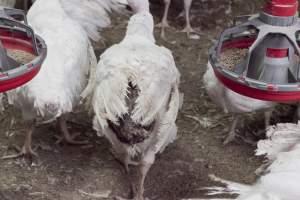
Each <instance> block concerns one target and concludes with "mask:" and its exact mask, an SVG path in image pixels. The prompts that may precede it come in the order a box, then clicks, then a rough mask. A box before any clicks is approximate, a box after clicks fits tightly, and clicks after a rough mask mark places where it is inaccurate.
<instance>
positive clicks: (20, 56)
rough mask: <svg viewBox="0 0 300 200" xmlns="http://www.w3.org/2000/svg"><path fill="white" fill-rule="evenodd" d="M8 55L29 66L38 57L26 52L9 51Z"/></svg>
mask: <svg viewBox="0 0 300 200" xmlns="http://www.w3.org/2000/svg"><path fill="white" fill-rule="evenodd" d="M7 55H8V56H9V57H11V58H13V59H14V60H16V61H17V62H19V63H21V64H27V63H30V62H31V61H33V60H34V59H35V58H36V56H35V55H33V54H31V53H28V52H26V51H21V50H16V49H7Z"/></svg>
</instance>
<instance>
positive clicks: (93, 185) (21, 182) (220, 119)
mask: <svg viewBox="0 0 300 200" xmlns="http://www.w3.org/2000/svg"><path fill="white" fill-rule="evenodd" d="M228 2H229V1H225V0H202V1H200V0H195V2H194V3H195V5H194V7H193V11H192V14H193V18H192V23H193V25H194V26H195V27H197V28H199V30H200V31H201V32H202V33H203V36H201V38H200V39H198V40H194V39H187V37H186V35H185V34H184V33H180V32H177V31H176V30H180V29H181V28H183V25H184V20H183V19H175V17H176V16H177V15H178V14H179V13H180V11H181V8H180V7H181V4H180V3H177V2H176V3H175V4H174V5H173V6H172V8H171V13H170V24H171V25H172V26H174V27H175V28H176V30H175V29H169V30H168V31H167V41H163V40H161V39H160V37H159V30H158V29H156V32H155V33H156V34H155V35H156V38H157V39H158V44H161V45H164V46H166V47H168V48H169V49H171V50H172V51H173V53H174V57H175V59H176V63H177V66H178V68H179V70H180V72H181V74H182V78H181V91H182V92H183V93H184V95H185V98H184V105H183V108H182V110H181V112H180V114H179V117H178V127H179V132H178V139H177V140H176V142H175V143H174V144H172V145H170V146H169V147H168V148H167V149H166V151H165V152H164V153H163V154H162V155H158V156H157V160H156V162H155V164H154V165H153V167H152V169H151V170H150V173H149V174H148V177H147V179H146V185H145V190H146V191H145V196H146V197H148V198H149V199H151V200H177V199H178V200H179V199H190V198H200V197H205V191H203V190H201V188H202V187H206V186H213V185H214V184H215V183H213V182H212V181H210V179H209V177H208V175H209V174H215V175H217V176H220V177H222V178H225V179H229V180H233V181H237V182H241V183H253V182H254V181H255V179H256V176H255V174H254V171H255V169H256V168H257V167H258V166H260V164H261V163H262V160H263V159H262V158H257V157H255V156H254V149H255V148H254V147H252V146H250V145H248V144H245V143H243V142H239V143H233V144H229V145H228V146H223V145H222V140H223V139H222V136H224V135H225V134H227V132H228V129H229V124H230V122H231V120H232V116H231V115H225V114H224V113H223V112H222V110H220V109H219V108H218V107H216V106H215V105H214V104H212V103H211V101H210V99H209V98H208V96H207V94H206V92H205V89H204V88H203V84H202V76H203V74H204V72H205V70H206V63H207V57H208V49H209V48H210V47H211V44H212V42H213V41H214V39H215V38H217V36H218V34H219V33H220V32H221V31H222V29H223V28H224V27H228V26H230V25H231V23H232V19H233V16H236V15H240V14H251V13H253V12H255V11H258V8H259V6H260V5H261V1H258V0H257V1H248V0H239V1H238V0H235V1H230V3H228ZM249 2H251V3H249ZM162 11H163V7H162V5H161V4H155V5H153V13H154V14H155V15H156V16H157V17H156V19H157V21H158V20H159V17H160V16H161V15H162ZM126 21H127V18H124V17H115V18H114V24H113V26H112V27H111V28H109V29H107V30H104V31H103V36H104V38H105V43H106V45H107V46H110V45H112V44H114V43H117V42H118V41H120V40H121V39H122V37H123V36H124V31H125V28H126ZM95 46H96V51H97V53H98V54H100V53H101V52H103V50H104V49H103V46H102V44H100V43H99V44H96V45H95ZM116 59H117V58H116ZM278 113H282V112H278ZM13 116H14V117H15V119H16V124H15V125H14V126H13V127H12V128H11V129H10V128H9V127H10V121H11V118H12V117H13ZM193 118H194V119H193ZM273 118H274V119H273V120H272V121H273V123H274V121H275V120H277V118H278V117H273ZM275 118H276V119H275ZM195 119H199V120H198V121H197V120H195ZM283 119H284V120H289V119H286V118H285V117H284V116H283ZM69 120H70V123H69V126H70V129H71V130H72V131H73V132H82V133H84V135H85V136H86V138H88V139H89V140H90V141H91V145H89V146H82V147H78V146H70V145H66V144H55V139H54V135H55V134H57V131H56V129H55V125H54V124H50V125H43V126H39V127H38V128H37V129H36V131H35V133H34V141H33V142H34V144H35V145H37V146H38V147H39V148H38V149H37V150H36V151H37V152H38V154H39V158H38V159H37V160H35V161H34V163H33V165H32V166H31V167H29V166H28V164H26V163H25V162H24V161H23V160H22V159H17V160H0V200H31V199H34V200H42V199H45V200H46V199H47V200H88V199H90V200H92V199H113V197H114V196H115V195H121V196H125V197H126V196H127V195H128V192H129V184H128V182H127V179H126V176H125V174H124V171H123V168H122V167H121V165H120V164H119V163H118V162H117V161H116V160H115V159H114V158H113V157H112V155H111V154H110V151H109V149H110V146H109V144H108V142H107V141H106V139H105V138H97V137H96V136H95V133H94V131H93V130H92V128H91V118H90V117H89V116H88V115H87V113H85V112H82V111H80V110H79V111H76V112H74V113H73V114H72V115H70V117H69ZM21 122H22V120H21V119H20V117H19V114H18V112H16V111H14V110H13V109H12V108H10V107H7V109H6V110H5V112H4V114H3V115H2V116H1V117H0V128H1V133H0V156H1V155H3V154H4V153H5V149H6V147H7V146H8V145H9V143H10V142H11V143H13V144H17V145H22V142H23V138H24V131H25V130H26V129H25V126H24V125H22V123H21ZM244 124H245V126H240V127H239V130H240V132H241V133H242V134H247V133H251V132H255V131H258V130H263V128H264V127H263V117H262V115H261V114H257V115H251V116H248V117H247V118H246V121H245V123H244ZM9 130H10V132H11V133H13V134H14V135H13V136H11V137H9V136H8V135H7V133H8V131H9ZM9 153H13V151H12V150H11V151H9Z"/></svg>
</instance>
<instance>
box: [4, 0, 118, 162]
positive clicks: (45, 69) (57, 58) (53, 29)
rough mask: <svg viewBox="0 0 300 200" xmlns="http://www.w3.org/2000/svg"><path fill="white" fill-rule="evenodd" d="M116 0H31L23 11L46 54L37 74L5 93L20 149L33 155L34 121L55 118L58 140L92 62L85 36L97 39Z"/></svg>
mask: <svg viewBox="0 0 300 200" xmlns="http://www.w3.org/2000/svg"><path fill="white" fill-rule="evenodd" d="M119 8H120V5H119V4H118V2H117V0H90V1H81V0H37V1H35V3H34V4H33V6H32V7H31V9H30V10H29V12H28V15H27V17H28V22H29V24H30V25H31V26H32V28H33V29H34V31H35V33H36V34H38V35H40V36H41V37H42V38H43V39H44V40H45V42H46V44H47V51H48V52H47V58H46V59H45V61H44V63H43V65H42V67H41V70H40V72H39V74H38V75H37V76H36V77H35V78H34V79H33V80H32V81H30V82H29V83H27V84H26V85H24V86H22V87H20V88H17V89H15V90H13V91H10V92H8V99H9V103H10V104H13V105H14V106H15V107H17V108H18V109H20V110H21V112H22V115H23V119H24V120H25V121H26V122H27V123H26V124H27V127H28V130H27V134H26V138H25V143H24V146H23V149H22V151H21V153H20V154H18V155H16V156H8V157H6V158H11V157H17V156H23V155H26V156H30V157H32V155H36V154H35V152H34V151H33V150H32V148H31V137H32V133H33V131H34V127H35V124H36V122H51V121H55V120H57V123H58V127H60V129H61V131H62V133H63V135H64V139H65V140H66V141H67V142H68V143H71V144H84V143H86V141H75V140H74V138H75V136H71V135H70V134H69V132H68V129H67V125H66V120H65V115H66V114H67V113H69V112H71V111H72V110H73V108H74V106H75V105H76V104H77V102H78V100H79V98H80V94H81V92H82V91H83V89H84V87H85V86H86V83H87V77H86V76H87V74H88V72H89V69H90V67H91V66H93V65H95V66H96V65H97V59H96V57H95V54H94V51H93V47H92V46H91V43H90V41H89V38H91V39H93V40H99V39H100V35H99V33H98V28H103V27H107V26H109V25H110V19H109V16H108V12H110V11H111V9H115V10H117V9H119Z"/></svg>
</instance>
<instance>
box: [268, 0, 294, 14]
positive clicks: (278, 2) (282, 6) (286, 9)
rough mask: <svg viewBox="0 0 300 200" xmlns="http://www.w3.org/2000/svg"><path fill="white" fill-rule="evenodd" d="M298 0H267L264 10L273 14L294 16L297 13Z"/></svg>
mask: <svg viewBox="0 0 300 200" xmlns="http://www.w3.org/2000/svg"><path fill="white" fill-rule="evenodd" d="M297 10H298V1H297V0H267V2H266V4H265V7H264V12H266V13H268V14H269V15H272V16H278V17H292V16H295V15H296V14H297Z"/></svg>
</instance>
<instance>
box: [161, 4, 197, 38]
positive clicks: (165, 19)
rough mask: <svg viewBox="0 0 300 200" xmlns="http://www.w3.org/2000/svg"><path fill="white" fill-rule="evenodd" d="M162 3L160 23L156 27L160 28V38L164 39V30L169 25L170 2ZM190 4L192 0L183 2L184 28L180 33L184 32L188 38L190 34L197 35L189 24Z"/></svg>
mask: <svg viewBox="0 0 300 200" xmlns="http://www.w3.org/2000/svg"><path fill="white" fill-rule="evenodd" d="M163 1H164V4H165V9H164V14H163V18H162V21H161V23H159V24H158V25H157V26H158V27H161V37H162V38H165V28H168V27H170V26H169V23H168V13H169V8H170V4H171V0H163ZM192 2H193V0H183V4H184V13H185V21H186V26H185V28H184V29H183V30H182V32H186V33H187V35H188V37H189V35H190V33H197V32H196V31H195V30H194V29H193V28H192V26H191V22H190V9H191V5H192Z"/></svg>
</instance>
